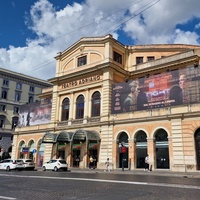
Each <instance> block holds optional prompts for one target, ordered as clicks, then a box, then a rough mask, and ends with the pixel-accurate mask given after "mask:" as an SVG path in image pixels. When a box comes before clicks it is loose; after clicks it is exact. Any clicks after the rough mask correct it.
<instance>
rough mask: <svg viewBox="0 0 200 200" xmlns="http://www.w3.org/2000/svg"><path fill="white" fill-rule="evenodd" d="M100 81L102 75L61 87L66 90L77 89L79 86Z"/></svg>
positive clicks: (64, 84)
mask: <svg viewBox="0 0 200 200" xmlns="http://www.w3.org/2000/svg"><path fill="white" fill-rule="evenodd" d="M100 79H101V76H100V75H95V76H91V77H87V78H83V79H80V80H77V81H71V82H68V83H63V84H62V85H61V89H66V88H69V87H75V86H79V85H84V84H86V83H91V82H95V81H99V80H100Z"/></svg>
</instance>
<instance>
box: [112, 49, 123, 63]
mask: <svg viewBox="0 0 200 200" xmlns="http://www.w3.org/2000/svg"><path fill="white" fill-rule="evenodd" d="M113 58H114V61H116V62H118V63H119V64H122V55H121V54H119V53H117V52H115V51H114V55H113Z"/></svg>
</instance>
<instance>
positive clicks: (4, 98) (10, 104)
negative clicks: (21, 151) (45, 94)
mask: <svg viewBox="0 0 200 200" xmlns="http://www.w3.org/2000/svg"><path fill="white" fill-rule="evenodd" d="M0 85H1V88H0V92H1V93H0V94H1V98H0V157H1V156H3V155H2V154H3V153H4V152H6V154H8V153H11V151H12V140H13V134H12V133H13V132H14V129H15V127H16V126H17V124H18V118H19V108H20V106H21V105H23V104H26V103H32V102H34V101H38V100H40V99H39V97H37V95H38V94H40V93H41V91H42V88H46V87H50V86H52V85H51V84H50V83H49V82H47V81H44V80H41V79H37V78H34V77H31V76H27V75H24V74H20V73H16V72H13V71H9V70H6V69H3V68H0Z"/></svg>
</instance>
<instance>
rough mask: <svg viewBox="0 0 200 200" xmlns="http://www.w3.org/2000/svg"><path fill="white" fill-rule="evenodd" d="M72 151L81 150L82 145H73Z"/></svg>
mask: <svg viewBox="0 0 200 200" xmlns="http://www.w3.org/2000/svg"><path fill="white" fill-rule="evenodd" d="M72 149H73V150H80V149H81V145H80V144H73V145H72Z"/></svg>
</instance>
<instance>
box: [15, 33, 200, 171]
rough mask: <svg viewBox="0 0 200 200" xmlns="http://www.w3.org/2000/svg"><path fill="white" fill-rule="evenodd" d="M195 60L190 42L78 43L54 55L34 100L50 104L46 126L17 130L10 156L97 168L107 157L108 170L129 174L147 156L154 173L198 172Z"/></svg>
mask: <svg viewBox="0 0 200 200" xmlns="http://www.w3.org/2000/svg"><path fill="white" fill-rule="evenodd" d="M199 56H200V46H195V45H138V46H126V45H123V44H121V43H119V42H118V41H117V40H115V39H114V38H113V37H112V36H111V35H106V36H104V37H92V38H81V39H80V40H79V41H77V42H76V43H75V44H73V45H72V46H70V47H69V48H68V49H66V50H65V51H63V52H60V53H58V54H57V56H56V57H55V59H56V61H57V65H56V74H55V77H54V78H52V79H50V80H49V82H50V83H52V84H53V87H52V88H46V89H43V92H42V94H41V95H40V98H44V99H45V98H51V99H52V108H51V121H50V122H49V123H46V124H40V125H33V126H28V127H27V126H26V127H18V128H16V129H15V133H14V138H13V148H12V149H13V151H12V157H13V158H18V157H20V156H24V157H29V155H30V153H31V154H32V155H33V156H34V161H35V163H36V165H37V166H42V163H43V162H46V161H48V160H49V159H51V158H55V157H62V158H64V159H66V160H67V162H68V164H69V167H70V168H73V167H79V168H88V164H89V157H90V156H93V158H94V161H95V163H94V164H95V166H96V167H97V168H99V169H102V168H105V161H106V159H107V158H109V159H110V162H111V164H112V165H111V169H117V168H128V169H130V170H133V169H141V168H144V164H145V163H144V158H145V156H146V155H147V154H148V155H149V158H150V164H151V165H152V169H153V170H158V169H167V170H170V171H197V170H200V154H199V152H200V145H199V144H200V115H199V114H200V94H199V91H200V90H199V88H200V84H199V81H200V77H199V74H200V66H199V59H200V57H199ZM185 76H186V77H185ZM185 80H187V81H188V84H187V90H186V89H185V90H184V91H185V92H184V93H183V88H184V87H186V86H185V85H186V84H185ZM135 91H136V93H134V92H135ZM180 91H181V93H180ZM134 101H135V102H136V103H134ZM130 102H131V103H130ZM23 148H27V149H28V152H27V153H26V154H22V151H23Z"/></svg>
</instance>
